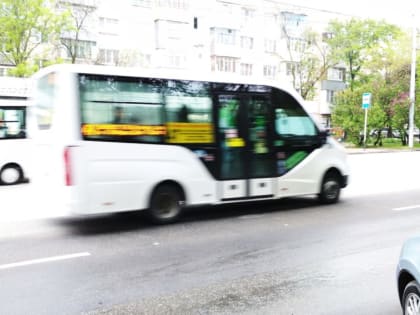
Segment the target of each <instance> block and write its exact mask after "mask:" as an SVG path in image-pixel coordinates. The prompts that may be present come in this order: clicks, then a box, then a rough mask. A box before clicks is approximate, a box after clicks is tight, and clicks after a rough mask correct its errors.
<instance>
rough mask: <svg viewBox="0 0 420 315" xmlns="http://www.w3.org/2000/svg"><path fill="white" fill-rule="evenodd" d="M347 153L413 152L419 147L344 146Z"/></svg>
mask: <svg viewBox="0 0 420 315" xmlns="http://www.w3.org/2000/svg"><path fill="white" fill-rule="evenodd" d="M345 149H346V152H347V154H365V153H392V152H395V153H398V152H414V151H420V149H418V148H415V149H409V148H407V149H392V148H380V147H379V148H354V147H345Z"/></svg>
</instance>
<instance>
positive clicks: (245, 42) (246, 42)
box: [241, 36, 254, 49]
mask: <svg viewBox="0 0 420 315" xmlns="http://www.w3.org/2000/svg"><path fill="white" fill-rule="evenodd" d="M241 48H244V49H253V48H254V38H252V37H250V36H241Z"/></svg>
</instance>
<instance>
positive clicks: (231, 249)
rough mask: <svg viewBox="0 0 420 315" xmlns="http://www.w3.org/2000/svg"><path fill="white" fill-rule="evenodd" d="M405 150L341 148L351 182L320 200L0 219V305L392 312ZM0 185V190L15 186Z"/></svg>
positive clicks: (413, 204)
mask: <svg viewBox="0 0 420 315" xmlns="http://www.w3.org/2000/svg"><path fill="white" fill-rule="evenodd" d="M417 160H419V161H420V155H419V154H418V152H406V153H392V154H386V153H382V154H369V155H357V156H351V164H352V169H353V175H354V176H353V180H352V184H351V185H352V186H349V188H348V189H346V190H345V191H344V193H343V196H342V197H343V198H342V201H341V202H340V203H339V204H337V205H332V206H319V205H318V204H317V203H316V201H315V200H314V199H313V198H304V199H288V200H282V201H279V202H269V203H252V204H248V205H237V206H229V207H226V206H225V207H216V208H211V209H201V211H194V212H190V213H188V214H187V215H186V216H185V218H184V220H183V221H182V222H180V223H178V224H174V225H170V226H161V227H154V226H150V225H147V224H146V223H144V220H143V219H142V218H141V217H138V216H135V215H125V216H108V217H99V218H92V219H89V220H81V219H66V218H51V219H43V220H26V221H24V220H3V222H0V253H1V255H0V284H1V285H0V301H1V303H0V314H82V313H88V314H288V315H291V314H294V315H298V314H305V315H306V314H400V313H401V311H400V307H399V302H398V299H397V291H396V285H395V267H396V262H397V260H398V255H399V250H400V247H401V244H402V242H403V240H404V239H406V238H407V237H409V236H412V235H415V234H417V233H419V222H420V197H419V194H418V190H419V184H417V179H419V178H420V177H417V175H418V174H417V173H418V172H417V171H416V163H417V162H416V161H417ZM387 166H388V167H387ZM381 169H382V171H381ZM3 188H5V187H1V189H2V190H1V191H0V193H1V196H2V197H3V200H5V199H6V200H7V198H11V197H6V195H5V194H4V193H5V192H6V194H7V196H11V195H13V194H15V193H16V194H17V192H18V191H19V190H21V191H25V189H27V186H21V187H20V188H17V186H16V187H13V188H12V187H7V188H6V189H3ZM26 202H30V201H28V200H27V201H26ZM11 207H12V205H9V206H8V209H10V208H11ZM1 209H5V208H4V204H3V206H2V207H1ZM35 210H36V209H35ZM35 210H34V209H32V211H35ZM23 211H27V209H26V208H25V209H24V210H23ZM6 212H7V211H6ZM47 212H50V211H47ZM11 216H12V215H11ZM19 218H20V216H19Z"/></svg>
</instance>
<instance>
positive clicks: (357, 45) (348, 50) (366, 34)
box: [328, 18, 401, 90]
mask: <svg viewBox="0 0 420 315" xmlns="http://www.w3.org/2000/svg"><path fill="white" fill-rule="evenodd" d="M328 32H329V33H330V34H332V36H331V38H330V39H329V40H328V44H329V45H330V47H331V52H332V57H333V59H334V60H335V61H336V63H340V62H345V64H346V68H347V70H348V74H349V78H348V79H349V83H350V89H351V90H353V89H354V88H355V85H356V83H358V81H357V78H358V76H360V74H365V72H364V70H366V69H365V68H364V67H365V64H366V62H367V61H368V60H372V58H375V55H376V53H379V52H383V50H384V47H387V46H388V45H390V44H391V43H393V42H394V41H395V40H396V38H398V36H399V35H400V34H401V31H400V29H399V28H398V27H397V26H395V25H392V24H388V23H386V22H384V21H376V20H371V19H367V20H360V19H354V18H353V19H350V20H348V21H344V22H342V21H339V20H333V21H332V22H330V24H329V27H328ZM359 82H360V81H359Z"/></svg>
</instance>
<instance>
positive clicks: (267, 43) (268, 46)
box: [264, 39, 277, 53]
mask: <svg viewBox="0 0 420 315" xmlns="http://www.w3.org/2000/svg"><path fill="white" fill-rule="evenodd" d="M264 51H265V52H267V53H275V52H276V51H277V41H276V40H274V39H265V40H264Z"/></svg>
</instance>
